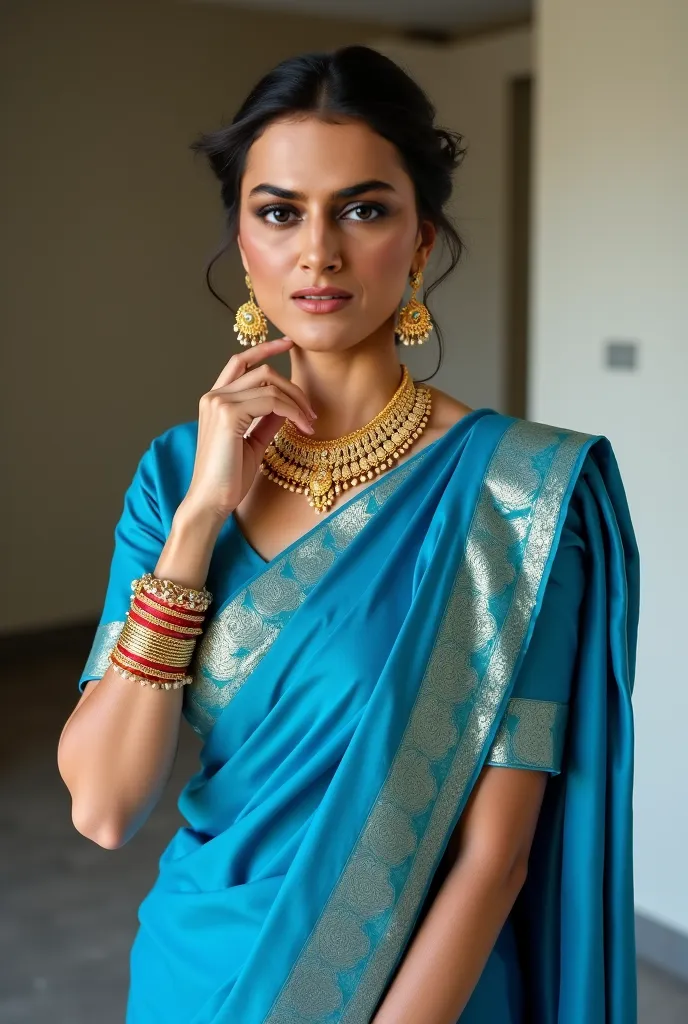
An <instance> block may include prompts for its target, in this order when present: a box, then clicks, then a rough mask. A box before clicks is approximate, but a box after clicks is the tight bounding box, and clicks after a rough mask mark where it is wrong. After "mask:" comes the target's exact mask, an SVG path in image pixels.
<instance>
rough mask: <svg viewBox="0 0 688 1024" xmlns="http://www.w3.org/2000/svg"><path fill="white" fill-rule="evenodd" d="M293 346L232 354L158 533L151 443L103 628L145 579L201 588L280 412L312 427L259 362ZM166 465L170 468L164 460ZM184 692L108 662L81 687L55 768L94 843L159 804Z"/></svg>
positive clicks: (285, 342) (129, 499)
mask: <svg viewBox="0 0 688 1024" xmlns="http://www.w3.org/2000/svg"><path fill="white" fill-rule="evenodd" d="M291 345H292V342H291V341H289V339H286V338H283V339H276V340H275V341H272V342H265V343H264V344H263V345H261V346H260V350H261V351H260V352H258V351H256V350H255V349H251V350H249V351H247V352H244V353H241V354H237V355H234V356H232V357H231V359H230V360H229V362H228V363H227V365H226V366H225V368H224V370H223V371H222V372H221V373H220V376H219V377H218V379H217V381H216V382H215V386H214V388H213V389H212V391H209V392H207V393H206V394H205V395H203V397H202V398H201V400H200V403H199V421H198V437H197V442H196V454H195V462H194V468H193V474H192V479H191V482H190V485H189V487H188V490H187V492H186V495H185V496H184V498H183V499H182V500H181V502H180V503H179V505H178V506H177V508H176V512H175V514H174V517H173V519H172V524H171V527H170V529H169V535H167V536H166V530H165V527H164V525H163V522H162V517H161V512H160V500H159V498H160V494H159V486H158V485H159V482H160V478H161V475H162V476H164V472H163V473H161V472H159V469H160V462H159V460H160V459H162V458H163V456H162V455H158V454H156V452H155V451H154V449H155V447H156V446H155V445H151V446H150V447H149V449H148V451H147V452H146V453H145V455H144V456H143V458H142V459H141V461H140V463H139V467H138V469H137V472H136V474H135V476H134V479H133V481H132V483H131V485H130V488H129V490H128V491H127V494H126V496H125V507H124V512H123V515H122V518H121V519H120V522H119V523H118V525H117V527H116V530H115V536H116V544H115V552H114V555H113V560H112V565H111V574H110V582H109V585H108V592H107V594H106V601H105V610H104V615H103V621H105V622H119V621H120V620H123V619H124V618H125V616H126V615H127V613H128V610H129V601H130V598H131V591H130V586H131V581H132V579H134V577H137V576H140V575H141V574H142V573H144V572H150V571H152V572H153V573H154V575H156V576H158V577H159V578H166V579H171V580H173V581H174V582H175V583H179V584H181V585H182V586H187V587H193V588H194V589H196V590H198V589H200V588H201V587H202V586H203V585H204V583H205V581H206V578H207V574H208V570H209V566H210V561H211V557H212V553H213V550H214V548H215V544H216V541H217V538H218V535H219V532H220V530H221V528H222V524H223V523H224V522H225V520H226V519H227V516H229V515H230V514H231V513H232V512H233V510H234V509H235V508H236V507H237V505H238V504H239V503H240V501H241V500H242V499H243V497H244V496H245V495H246V493H247V491H248V488H249V487H250V485H251V483H252V482H253V480H254V479H255V476H256V474H257V472H258V469H259V466H260V462H261V459H262V457H263V454H264V452H265V448H266V446H267V444H268V443H269V441H270V440H271V438H272V436H273V435H274V433H275V431H276V429H277V427H278V426H279V425H280V424H281V423H282V422H283V421H284V418H285V417H286V416H289V418H290V419H291V420H293V421H294V422H295V423H297V424H298V425H299V426H300V427H301V429H302V430H305V431H310V432H311V433H312V432H313V431H312V427H311V425H310V418H311V413H310V411H309V406H308V402H307V400H306V397H305V395H304V394H303V392H302V391H301V390H300V389H299V388H298V387H297V386H296V385H295V384H292V383H291V381H287V380H285V379H284V378H282V377H281V376H280V375H279V374H277V373H276V372H275V371H274V370H273V369H272V368H271V367H270V366H268V365H266V364H263V365H258V364H259V363H261V362H262V360H263V359H264V358H266V357H268V356H270V355H275V354H277V353H278V352H285V351H287V349H288V348H290V347H291ZM164 465H165V466H166V468H167V471H168V472H175V471H176V470H175V469H174V466H173V465H172V464H171V463H170V462H169V461H168V462H167V463H165V464H164ZM153 565H155V568H154V569H151V566H153ZM182 693H183V690H182V689H181V688H180V689H177V690H157V689H156V690H153V689H152V688H151V687H149V686H140V685H139V684H138V683H137V682H136V681H134V680H130V679H122V677H121V676H119V675H118V674H117V673H116V672H115V671H114V669H113V668H112V667H108V668H107V670H106V671H104V672H103V674H102V678H100V679H98V680H92V681H90V682H88V683H87V686H86V689H85V690H84V693H83V695H82V697H81V699H80V700H79V702H78V704H77V706H76V708H75V709H74V711H73V712H72V714H71V715H70V717H69V719H68V721H67V723H66V724H65V727H64V729H63V731H62V735H61V737H60V742H59V747H58V767H59V771H60V775H61V776H62V779H63V780H64V782H65V784H66V786H67V788H68V789H69V792H70V794H71V797H72V820H73V822H74V825H75V826H76V828H77V830H78V831H79V832H81V833H82V834H83V835H85V836H86V837H87V838H89V839H92V840H93V841H94V842H96V843H98V844H99V845H100V846H104V847H106V848H107V849H116V848H117V847H119V846H122V845H123V844H124V843H126V842H127V840H128V839H130V838H131V836H132V835H134V833H135V832H136V831H137V829H139V828H140V827H141V825H142V824H143V822H144V821H145V820H146V818H147V817H148V815H149V814H150V812H151V810H152V809H153V807H154V806H155V804H156V803H157V801H158V799H159V797H160V795H161V793H162V791H163V789H164V787H165V784H166V782H167V780H168V778H169V775H170V771H171V769H172V765H173V762H174V757H175V754H176V750H177V742H178V735H179V720H180V712H181V707H182Z"/></svg>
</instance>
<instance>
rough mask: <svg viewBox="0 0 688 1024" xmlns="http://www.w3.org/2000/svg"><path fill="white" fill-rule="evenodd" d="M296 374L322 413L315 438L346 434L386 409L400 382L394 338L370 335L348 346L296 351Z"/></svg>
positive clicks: (293, 356)
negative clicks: (378, 340) (374, 341)
mask: <svg viewBox="0 0 688 1024" xmlns="http://www.w3.org/2000/svg"><path fill="white" fill-rule="evenodd" d="M290 356H291V370H292V372H291V379H292V380H293V382H294V383H295V384H297V385H298V386H299V387H300V388H301V390H302V391H303V392H304V393H305V395H306V397H307V398H308V401H309V402H310V403H311V405H312V406H313V408H314V409H315V411H316V413H317V414H318V418H317V420H316V421H315V423H314V424H313V425H314V427H315V434H313V435H309V436H312V438H313V439H314V440H329V439H334V438H337V437H342V435H344V434H348V433H350V432H351V431H353V430H358V429H359V427H363V426H365V424H366V423H369V422H370V420H372V419H373V417H375V416H377V414H378V413H379V412H380V411H381V410H382V409H384V407H385V406H386V405H387V403H388V402H389V400H390V398H392V396H393V395H394V393H395V391H396V390H397V388H398V387H399V385H400V384H401V374H402V371H401V364H400V362H399V358H398V356H397V353H396V351H395V349H394V345H393V344H386V345H384V346H382V345H379V344H378V345H369V344H367V343H366V342H365V341H364V342H361V343H360V344H358V345H356V346H355V347H354V348H352V349H348V350H346V351H343V352H305V351H304V350H303V349H299V348H297V347H294V348H293V349H292V350H291V352H290Z"/></svg>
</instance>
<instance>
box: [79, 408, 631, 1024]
mask: <svg viewBox="0 0 688 1024" xmlns="http://www.w3.org/2000/svg"><path fill="white" fill-rule="evenodd" d="M196 436H197V421H193V422H190V423H184V424H178V425H176V426H175V427H172V428H171V429H170V430H168V431H166V432H165V433H164V434H162V435H160V436H159V437H157V438H155V440H154V441H153V442H152V443H151V445H150V446H149V448H148V449H147V450H146V452H145V453H144V455H143V456H142V458H141V459H140V462H139V464H138V467H137V469H136V472H135V474H134V477H133V480H132V482H131V484H130V486H129V488H128V490H127V492H126V495H125V498H124V508H123V511H122V515H121V517H120V519H119V521H118V523H117V526H116V528H115V545H114V553H113V556H112V563H111V566H110V575H109V582H108V586H107V590H106V594H105V601H104V606H103V609H102V614H101V619H100V624H99V627H98V630H97V632H96V635H95V638H94V641H93V647H92V650H91V653H90V656H89V658H88V661H87V664H86V665H85V667H84V671H83V673H82V676H81V679H80V684H79V685H80V687H83V685H84V683H85V682H86V681H87V680H89V679H97V678H100V677H101V676H102V675H103V673H104V672H105V670H106V668H107V655H108V653H109V651H110V650H111V648H112V646H113V644H114V642H115V640H116V638H117V635H118V633H119V630H120V629H121V627H122V625H123V622H124V618H125V616H126V612H127V610H128V606H129V599H130V584H131V580H132V579H133V578H134V577H137V576H140V575H141V574H142V573H143V572H146V571H152V570H153V568H154V566H155V563H156V561H157V557H158V555H159V552H160V550H161V548H162V546H163V545H164V543H165V538H166V536H167V534H168V532H169V529H170V527H171V523H172V517H173V516H174V513H175V510H176V508H177V507H178V505H179V502H180V501H181V500H182V498H183V497H184V494H185V493H186V490H187V488H188V485H189V482H190V479H191V473H192V468H193V460H194V454H195V444H196ZM638 577H639V563H638V552H637V547H636V542H635V537H634V533H633V528H632V524H631V519H630V515H629V510H628V505H627V500H626V496H625V492H624V488H623V484H622V480H621V477H620V474H619V470H618V466H617V462H616V459H615V456H614V453H613V450H612V447H611V445H610V443H609V441H608V439H607V438H606V437H604V436H603V435H589V434H583V433H579V432H575V431H571V430H565V429H561V428H558V427H555V426H550V425H547V424H541V423H534V422H530V421H526V420H521V419H517V418H514V417H509V416H504V415H501V414H499V413H497V412H495V411H494V410H492V409H477V410H473V411H472V412H471V413H470V414H469V415H468V416H466V417H464V419H462V420H461V421H459V422H458V423H456V424H455V425H454V426H453V427H452V428H451V429H450V430H449V431H448V432H447V433H446V434H445V435H443V436H442V437H440V438H439V439H437V440H435V441H434V442H432V443H431V444H428V445H426V447H425V448H422V449H420V450H419V451H417V452H416V453H415V454H412V455H411V456H410V457H409V458H407V459H405V460H403V461H402V462H401V463H400V464H399V465H398V466H395V467H393V468H392V469H391V470H389V471H388V472H387V473H385V474H384V475H382V476H380V477H379V478H376V479H375V481H374V482H373V483H372V484H371V485H370V486H367V487H366V488H364V489H360V490H359V491H357V492H353V496H352V497H350V498H349V499H348V500H347V501H345V502H343V503H342V504H341V506H340V507H339V508H336V509H335V510H334V511H333V512H332V513H331V514H330V515H329V516H327V517H325V518H324V519H322V520H317V521H316V524H315V525H314V526H313V528H312V529H311V530H309V531H308V533H306V535H305V536H304V537H302V538H301V539H299V540H298V541H296V542H295V543H294V544H292V545H290V546H289V547H288V548H287V549H286V550H284V551H283V552H282V553H281V554H279V555H278V556H277V557H275V558H273V559H271V560H269V561H266V560H265V559H263V558H262V557H261V556H260V555H259V554H258V553H257V552H256V551H255V550H254V549H253V548H252V547H251V546H250V544H249V543H248V541H247V540H246V539H245V538H244V536H243V535H242V533H241V531H240V529H239V526H238V524H237V521H236V520H235V518H234V517H233V516H231V517H229V518H228V520H227V522H226V523H225V524H224V526H223V529H222V531H221V533H220V536H219V538H218V541H217V544H216V546H215V549H214V553H213V558H212V561H211V565H210V570H209V575H208V581H207V586H208V588H209V589H210V590H211V591H212V593H213V594H214V602H213V605H212V606H211V610H210V611H211V614H210V616H209V619H208V620H207V622H206V629H205V633H204V635H203V637H202V638H201V640H200V642H199V644H198V645H197V648H196V652H195V657H194V662H193V666H192V673H193V677H194V681H193V683H192V684H191V685H190V686H187V687H185V693H184V705H183V715H184V717H185V719H186V720H187V722H188V723H189V724H190V726H191V727H192V728H193V729H194V730H195V731H196V732H197V733H198V734H199V735H200V737H201V738H202V740H203V746H202V749H201V753H200V766H199V770H198V772H197V773H196V774H195V775H194V776H193V777H192V778H191V779H190V780H189V782H188V783H187V785H186V786H185V787H184V789H183V791H182V793H181V794H180V796H179V801H178V806H179V810H180V811H181V814H182V815H183V818H184V821H185V822H186V824H185V825H184V826H183V827H181V828H180V829H179V830H178V831H177V833H176V834H175V835H174V836H173V838H172V840H171V841H170V843H169V845H168V847H167V848H166V849H165V850H164V851H163V853H162V855H161V857H160V861H159V872H158V876H157V878H156V880H155V882H154V884H153V886H152V888H151V890H150V892H149V893H148V895H147V896H146V897H145V899H144V900H143V902H142V904H141V906H140V908H139V914H138V919H139V927H138V931H137V934H136V939H135V941H134V944H133V948H132V951H131V965H130V966H131V984H130V991H129V1000H128V1007H127V1021H128V1024H153V1022H160V1024H163V1022H164V1024H177V1022H179V1024H182V1022H183V1024H229V1022H238V1024H368V1022H369V1021H371V1020H372V1018H373V1017H374V1014H375V1011H376V1008H377V1007H379V1005H380V1004H381V1002H382V1000H383V998H384V994H385V992H386V991H387V990H388V988H389V985H390V984H391V982H392V980H393V978H394V975H395V972H396V971H397V970H398V969H399V966H400V963H401V961H402V959H403V954H404V951H405V950H406V949H407V948H408V945H409V943H410V942H411V941H412V937H413V935H414V934H415V930H417V928H418V926H419V924H420V922H421V920H422V918H423V915H424V913H425V912H426V911H427V908H428V906H429V904H430V902H431V900H432V898H433V895H434V893H435V892H436V891H437V888H438V885H439V884H440V883H441V878H442V872H443V870H445V869H446V864H445V860H446V854H447V850H448V844H449V842H450V839H451V836H452V833H453V831H454V829H455V828H456V826H457V823H458V822H459V820H460V818H461V814H462V811H463V809H464V808H465V806H466V803H467V800H468V799H469V797H470V794H471V791H472V789H473V787H474V785H475V783H476V781H477V779H478V777H479V775H480V773H481V771H482V770H483V768H484V767H485V765H496V766H499V765H502V766H510V767H516V768H521V769H523V770H541V771H545V772H547V773H548V775H549V779H548V783H547V789H546V794H545V800H544V804H543V808H542V812H541V815H540V819H539V823H538V828H537V831H536V836H535V840H534V844H533V849H532V853H531V858H530V865H529V873H528V878H527V881H526V884H525V886H524V888H523V889H522V891H521V893H520V895H519V897H518V900H517V902H516V904H515V906H514V908H513V911H512V913H511V914H510V915H509V918H508V920H507V922H506V923H505V926H504V929H503V930H502V932H501V933H500V935H499V937H498V939H497V942H496V944H495V947H494V949H493V951H492V954H491V955H490V957H489V959H488V961H487V963H486V965H485V969H484V971H483V974H482V975H481V978H480V980H479V981H478V984H477V986H476V989H475V991H474V993H473V995H472V997H471V999H470V1001H469V1003H468V1005H467V1007H466V1008H465V1010H464V1012H463V1013H462V1015H461V1018H460V1019H461V1024H524V1022H528V1024H634V1022H635V1020H636V1004H635V950H634V937H633V936H634V930H633V890H632V862H631V825H632V822H631V788H632V774H633V722H632V710H631V693H632V686H633V678H634V671H635V646H636V631H637V620H638V603H639V598H638V590H639V588H638ZM163 696H164V695H163ZM460 958H461V951H460V950H458V949H457V951H456V960H457V965H458V964H459V963H460Z"/></svg>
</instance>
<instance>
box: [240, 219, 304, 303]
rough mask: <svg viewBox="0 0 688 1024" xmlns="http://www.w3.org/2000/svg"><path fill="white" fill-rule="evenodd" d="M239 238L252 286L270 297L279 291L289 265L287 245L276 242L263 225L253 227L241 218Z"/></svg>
mask: <svg viewBox="0 0 688 1024" xmlns="http://www.w3.org/2000/svg"><path fill="white" fill-rule="evenodd" d="M239 239H240V241H241V246H242V248H243V250H244V253H245V255H246V260H247V262H248V265H249V267H250V268H251V281H252V283H253V286H254V288H255V289H256V290H260V291H261V292H263V293H265V292H267V293H268V295H269V296H270V298H272V297H273V296H274V295H275V294H277V293H279V291H280V289H281V287H282V283H283V282H284V280H285V276H286V274H287V272H288V269H289V266H290V257H289V253H288V249H287V246H285V245H279V244H276V240H275V238H274V237H271V232H270V231H268V230H267V229H266V228H265V226H264V225H262V224H258V225H256V226H255V227H254V226H253V225H252V223H251V222H250V221H244V220H243V218H242V221H241V223H240V226H239ZM291 262H293V260H291Z"/></svg>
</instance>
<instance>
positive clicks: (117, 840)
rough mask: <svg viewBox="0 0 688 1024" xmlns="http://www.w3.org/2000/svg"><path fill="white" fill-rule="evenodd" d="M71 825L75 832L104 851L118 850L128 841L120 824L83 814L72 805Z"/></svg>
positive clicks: (93, 815)
mask: <svg viewBox="0 0 688 1024" xmlns="http://www.w3.org/2000/svg"><path fill="white" fill-rule="evenodd" d="M72 824H73V825H74V828H75V829H76V830H77V832H79V833H81V835H82V836H84V837H85V838H86V839H90V840H91V842H92V843H95V844H96V845H97V846H102V848H103V849H104V850H119V849H120V848H121V847H122V846H124V844H125V843H126V842H127V840H128V839H129V836H128V835H127V832H126V829H125V828H123V827H122V824H121V822H117V821H114V820H108V819H107V818H105V817H102V816H99V815H95V814H93V813H89V812H85V811H84V810H83V809H80V808H78V807H75V806H74V805H72Z"/></svg>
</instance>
